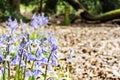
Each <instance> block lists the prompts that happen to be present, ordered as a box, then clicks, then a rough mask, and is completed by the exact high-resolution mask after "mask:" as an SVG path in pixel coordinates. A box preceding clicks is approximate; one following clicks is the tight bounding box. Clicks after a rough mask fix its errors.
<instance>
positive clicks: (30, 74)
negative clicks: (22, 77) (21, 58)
mask: <svg viewBox="0 0 120 80" xmlns="http://www.w3.org/2000/svg"><path fill="white" fill-rule="evenodd" d="M30 76H32V72H31V71H30V70H29V69H28V70H27V71H26V77H30Z"/></svg>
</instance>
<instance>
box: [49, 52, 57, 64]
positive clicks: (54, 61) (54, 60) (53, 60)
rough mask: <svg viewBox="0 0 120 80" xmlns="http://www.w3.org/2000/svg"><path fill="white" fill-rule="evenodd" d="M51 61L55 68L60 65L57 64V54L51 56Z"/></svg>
mask: <svg viewBox="0 0 120 80" xmlns="http://www.w3.org/2000/svg"><path fill="white" fill-rule="evenodd" d="M51 61H52V64H53V65H54V66H57V65H58V63H57V56H56V55H55V54H52V56H51Z"/></svg>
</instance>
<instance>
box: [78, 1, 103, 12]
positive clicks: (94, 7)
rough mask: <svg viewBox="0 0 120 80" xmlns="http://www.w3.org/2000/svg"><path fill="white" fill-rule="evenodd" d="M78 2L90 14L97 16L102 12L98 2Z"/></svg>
mask: <svg viewBox="0 0 120 80" xmlns="http://www.w3.org/2000/svg"><path fill="white" fill-rule="evenodd" d="M79 2H80V3H81V4H82V5H83V6H84V7H85V8H86V9H87V10H88V11H89V12H90V13H92V14H99V13H101V12H102V7H101V4H100V1H99V0H79Z"/></svg>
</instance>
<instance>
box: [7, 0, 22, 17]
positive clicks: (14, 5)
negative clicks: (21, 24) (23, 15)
mask: <svg viewBox="0 0 120 80" xmlns="http://www.w3.org/2000/svg"><path fill="white" fill-rule="evenodd" d="M9 5H10V11H9V12H10V14H11V15H12V16H15V17H18V16H20V0H9Z"/></svg>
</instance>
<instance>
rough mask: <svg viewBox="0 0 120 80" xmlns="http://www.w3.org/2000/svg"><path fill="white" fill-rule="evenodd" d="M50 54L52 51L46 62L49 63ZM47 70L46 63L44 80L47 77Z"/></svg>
mask: <svg viewBox="0 0 120 80" xmlns="http://www.w3.org/2000/svg"><path fill="white" fill-rule="evenodd" d="M51 55H52V53H50V55H49V57H48V61H47V63H49V61H50V57H51ZM47 71H48V64H46V68H45V76H44V80H47V79H46V78H47Z"/></svg>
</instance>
